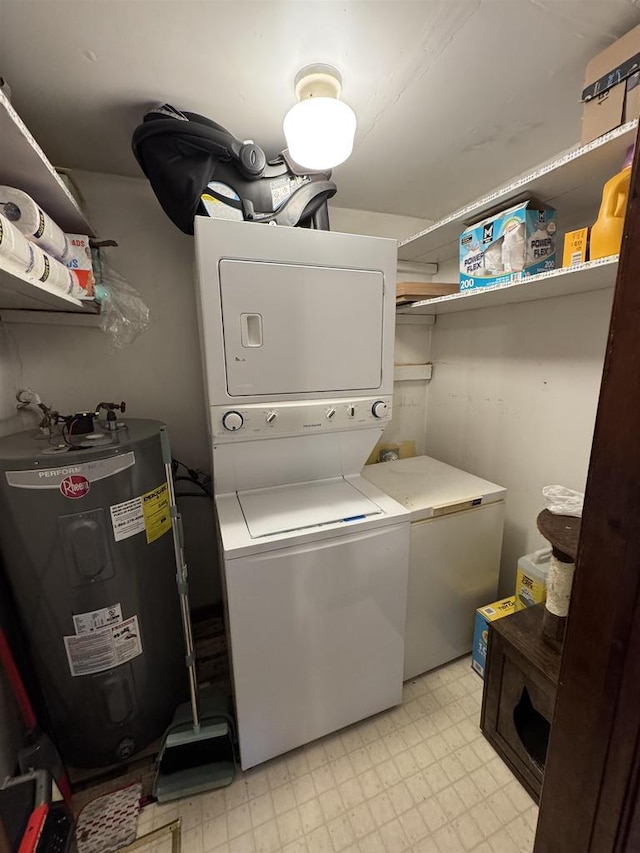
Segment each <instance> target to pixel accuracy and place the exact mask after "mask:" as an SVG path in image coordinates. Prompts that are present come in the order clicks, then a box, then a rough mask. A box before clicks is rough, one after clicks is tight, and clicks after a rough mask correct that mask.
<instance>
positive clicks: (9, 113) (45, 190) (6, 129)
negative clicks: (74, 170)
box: [0, 92, 95, 237]
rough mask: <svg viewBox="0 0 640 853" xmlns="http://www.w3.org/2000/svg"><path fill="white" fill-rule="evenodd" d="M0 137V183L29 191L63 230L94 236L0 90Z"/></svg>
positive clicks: (40, 149)
mask: <svg viewBox="0 0 640 853" xmlns="http://www.w3.org/2000/svg"><path fill="white" fill-rule="evenodd" d="M0 139H1V140H2V156H1V157H0V184H2V185H5V186H10V187H17V188H18V189H20V190H24V192H26V193H29V195H30V196H31V197H32V198H33V199H34V201H35V202H36V203H37V204H39V205H40V207H41V208H42V209H43V210H44V211H46V213H48V214H49V216H50V217H51V218H52V219H53V220H55V222H57V224H58V225H59V226H60V228H62V230H63V231H66V232H69V233H72V234H88V235H89V236H90V237H93V236H95V235H94V233H93V230H92V228H91V226H90V225H89V223H88V221H87V219H86V217H85V215H84V214H83V213H82V211H81V210H80V208H79V207H78V203H77V202H76V200H75V199H74V197H73V196H72V195H71V193H70V192H69V190H68V189H67V187H66V186H65V185H64V183H63V182H62V180H61V178H60V176H59V175H58V174H57V172H56V170H55V169H54V167H53V166H52V165H51V163H50V162H49V160H48V159H47V157H46V155H45V153H44V151H43V150H42V148H40V146H39V145H38V143H37V142H36V141H35V139H34V138H33V136H32V135H31V133H30V132H29V129H28V128H27V127H26V125H25V124H24V122H23V121H22V119H21V118H20V116H19V115H18V113H17V112H16V111H15V109H14V108H13V106H12V105H11V102H10V101H9V99H8V98H7V96H6V95H5V94H4V92H0Z"/></svg>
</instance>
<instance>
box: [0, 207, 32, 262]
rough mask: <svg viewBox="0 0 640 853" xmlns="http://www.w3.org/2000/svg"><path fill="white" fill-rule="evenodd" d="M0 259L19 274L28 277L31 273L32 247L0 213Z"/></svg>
mask: <svg viewBox="0 0 640 853" xmlns="http://www.w3.org/2000/svg"><path fill="white" fill-rule="evenodd" d="M0 258H6V260H7V261H9V263H10V264H12V265H13V266H16V267H17V268H18V269H19V270H20V272H22V273H26V274H27V275H30V274H31V273H32V271H33V263H34V255H33V246H32V244H31V243H30V242H29V241H28V240H27V238H26V237H25V236H24V234H22V233H21V232H20V231H18V229H17V228H16V226H15V225H14V224H13V222H9V220H8V219H7V218H6V217H4V216H3V215H2V214H1V213H0Z"/></svg>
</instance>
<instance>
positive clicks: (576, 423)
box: [426, 290, 613, 595]
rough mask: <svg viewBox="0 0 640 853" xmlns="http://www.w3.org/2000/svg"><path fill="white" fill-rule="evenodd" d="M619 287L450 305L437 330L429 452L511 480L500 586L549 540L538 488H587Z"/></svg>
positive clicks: (506, 591) (507, 588)
mask: <svg viewBox="0 0 640 853" xmlns="http://www.w3.org/2000/svg"><path fill="white" fill-rule="evenodd" d="M612 295H613V291H612V290H602V291H596V292H593V293H585V294H578V295H576V296H566V297H558V298H557V299H546V300H540V301H536V302H527V303H522V304H518V305H505V306H501V307H499V308H489V309H482V310H474V311H465V312H461V313H459V314H445V315H440V316H439V317H438V318H437V322H436V325H435V327H434V332H433V341H432V358H433V363H434V373H433V379H432V380H431V384H430V388H429V394H428V409H427V434H426V449H427V453H428V454H429V455H431V456H435V457H436V458H437V459H441V460H442V461H444V462H448V463H450V464H452V465H456V466H458V467H460V468H464V469H466V470H467V471H470V472H472V473H473V474H477V475H478V476H481V477H484V478H486V479H488V480H492V481H494V482H497V483H500V484H501V485H504V486H506V487H507V489H508V497H507V516H506V526H505V539H504V548H503V557H502V571H501V584H500V593H501V595H510V594H512V590H513V585H514V578H515V564H516V560H517V558H518V557H519V556H521V555H522V554H525V553H528V552H530V551H532V550H534V549H535V548H537V547H541V546H542V544H544V540H542V538H541V537H540V535H539V534H538V533H537V530H536V517H537V515H538V513H539V512H540V510H541V509H543V508H544V505H543V502H542V496H541V494H540V490H541V488H542V486H543V485H546V484H549V483H561V484H563V485H566V486H569V487H571V488H575V489H579V490H581V491H582V490H584V487H585V483H586V475H587V469H588V464H589V455H590V448H591V440H592V434H593V426H594V419H595V412H596V407H597V401H598V393H599V388H600V381H601V375H602V366H603V360H604V352H605V345H606V338H607V332H608V327H609V316H610V311H611V302H612Z"/></svg>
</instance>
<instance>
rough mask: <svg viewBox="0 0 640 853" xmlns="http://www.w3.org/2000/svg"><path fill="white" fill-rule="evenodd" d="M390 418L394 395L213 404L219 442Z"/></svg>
mask: <svg viewBox="0 0 640 853" xmlns="http://www.w3.org/2000/svg"><path fill="white" fill-rule="evenodd" d="M390 420H391V397H388V396H382V397H364V398H363V397H359V398H357V399H351V400H344V399H342V400H323V401H322V402H321V403H317V402H315V403H281V404H277V403H276V404H270V405H264V404H254V405H248V406H233V407H231V406H212V407H211V424H212V430H213V438H214V440H215V443H216V444H219V443H220V442H223V441H224V442H226V441H250V440H251V439H265V438H275V437H278V438H279V437H282V436H289V435H308V434H310V433H318V432H327V431H333V430H336V431H337V430H351V429H366V428H371V427H384V426H386V424H387V423H388V422H389V421H390Z"/></svg>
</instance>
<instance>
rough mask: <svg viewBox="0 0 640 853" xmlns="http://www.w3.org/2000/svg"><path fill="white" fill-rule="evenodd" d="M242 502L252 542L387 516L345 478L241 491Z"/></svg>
mask: <svg viewBox="0 0 640 853" xmlns="http://www.w3.org/2000/svg"><path fill="white" fill-rule="evenodd" d="M238 501H239V503H240V507H241V509H242V513H243V515H244V519H245V522H246V524H247V528H248V530H249V535H250V536H251V538H252V539H258V538H260V537H262V536H273V535H275V534H277V533H288V532H290V531H292V530H301V529H304V528H309V527H317V526H318V525H321V524H332V523H335V522H337V521H347V520H355V519H359V518H367V517H369V516H374V515H380V514H382V513H383V510H382V508H381V507H380V506H378V504H377V503H375V502H374V501H372V500H371V499H370V498H368V497H366V496H365V495H363V494H362V492H360V491H358V489H356V488H355V487H354V486H352V485H351V483H349V482H347V481H346V480H344V479H342V478H339V479H332V480H319V481H315V482H312V483H295V484H293V485H287V486H277V487H275V488H268V489H254V490H251V491H246V492H238Z"/></svg>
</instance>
